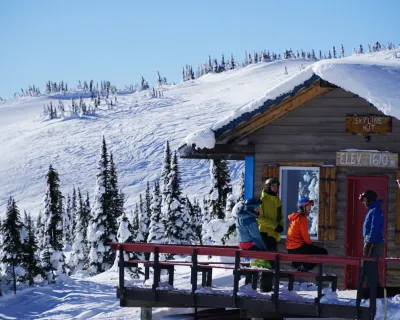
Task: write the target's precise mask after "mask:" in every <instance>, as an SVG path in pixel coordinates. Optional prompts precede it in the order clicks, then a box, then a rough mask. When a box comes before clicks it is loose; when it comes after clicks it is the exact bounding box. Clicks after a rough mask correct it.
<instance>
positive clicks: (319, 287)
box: [317, 263, 324, 317]
mask: <svg viewBox="0 0 400 320" xmlns="http://www.w3.org/2000/svg"><path fill="white" fill-rule="evenodd" d="M323 276H324V272H323V267H322V263H318V281H317V283H318V298H317V299H318V302H317V303H318V306H317V308H318V309H317V313H318V317H320V316H321V298H322V277H323Z"/></svg>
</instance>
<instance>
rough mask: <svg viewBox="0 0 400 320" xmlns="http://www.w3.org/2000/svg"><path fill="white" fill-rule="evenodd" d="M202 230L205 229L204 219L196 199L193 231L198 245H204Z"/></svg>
mask: <svg viewBox="0 0 400 320" xmlns="http://www.w3.org/2000/svg"><path fill="white" fill-rule="evenodd" d="M202 229H203V219H202V212H201V207H200V204H199V201H198V200H196V199H194V202H193V218H192V230H193V234H194V239H195V243H196V244H200V245H203V237H202Z"/></svg>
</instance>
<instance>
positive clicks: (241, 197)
mask: <svg viewBox="0 0 400 320" xmlns="http://www.w3.org/2000/svg"><path fill="white" fill-rule="evenodd" d="M237 201H238V202H239V201H244V172H243V171H242V173H241V174H240V180H239V197H238V199H237Z"/></svg>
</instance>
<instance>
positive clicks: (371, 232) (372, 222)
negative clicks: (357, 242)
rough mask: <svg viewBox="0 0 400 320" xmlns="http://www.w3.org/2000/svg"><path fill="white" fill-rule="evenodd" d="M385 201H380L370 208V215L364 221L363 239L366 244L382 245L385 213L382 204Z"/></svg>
mask: <svg viewBox="0 0 400 320" xmlns="http://www.w3.org/2000/svg"><path fill="white" fill-rule="evenodd" d="M382 203H383V200H378V201H375V202H373V203H371V204H370V205H369V206H368V209H369V211H368V213H367V216H366V217H365V220H364V226H363V237H364V243H366V242H371V243H382V242H383V229H384V228H383V227H384V224H383V223H384V221H383V212H382V208H381V204H382Z"/></svg>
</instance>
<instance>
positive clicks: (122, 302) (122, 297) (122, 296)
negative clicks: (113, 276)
mask: <svg viewBox="0 0 400 320" xmlns="http://www.w3.org/2000/svg"><path fill="white" fill-rule="evenodd" d="M118 267H119V283H118V286H119V305H120V306H121V307H125V283H124V281H125V262H124V249H123V246H122V245H119V261H118Z"/></svg>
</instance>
